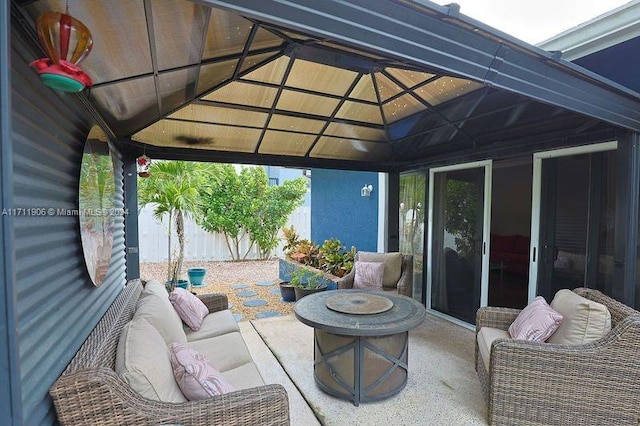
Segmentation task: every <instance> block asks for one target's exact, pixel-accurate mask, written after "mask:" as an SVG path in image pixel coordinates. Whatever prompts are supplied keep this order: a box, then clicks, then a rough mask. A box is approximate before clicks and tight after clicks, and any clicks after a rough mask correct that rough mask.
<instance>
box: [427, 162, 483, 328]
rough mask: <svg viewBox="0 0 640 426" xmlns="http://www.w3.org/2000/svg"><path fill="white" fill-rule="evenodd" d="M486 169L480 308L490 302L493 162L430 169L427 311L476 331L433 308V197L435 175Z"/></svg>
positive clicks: (465, 323)
mask: <svg viewBox="0 0 640 426" xmlns="http://www.w3.org/2000/svg"><path fill="white" fill-rule="evenodd" d="M480 167H483V168H484V223H483V224H482V278H481V284H480V307H483V306H487V303H488V300H489V253H490V247H489V243H490V240H491V239H490V238H489V236H490V232H491V186H492V170H493V160H491V159H489V160H481V161H473V162H469V163H459V164H452V165H449V166H443V167H434V168H431V169H429V194H428V195H429V203H428V204H429V210H428V215H429V216H428V224H429V225H428V233H427V265H426V266H427V267H426V271H425V273H426V276H427V277H426V278H427V288H426V293H427V294H426V304H425V305H426V308H427V311H428V312H429V313H431V314H433V315H435V316H438V317H441V318H444V319H447V320H449V321H451V322H453V323H456V324H458V325H461V326H463V327H466V328H469V329H475V326H473V325H472V324H469V323H467V322H464V321H462V320H460V319H458V318H454V317H452V316H450V315H447V314H444V313H442V312H440V311H437V310H435V309H432V308H431V288H432V280H433V264H432V262H433V216H434V209H433V197H434V175H435V174H436V173H441V172H448V171H455V170H465V169H475V168H480Z"/></svg>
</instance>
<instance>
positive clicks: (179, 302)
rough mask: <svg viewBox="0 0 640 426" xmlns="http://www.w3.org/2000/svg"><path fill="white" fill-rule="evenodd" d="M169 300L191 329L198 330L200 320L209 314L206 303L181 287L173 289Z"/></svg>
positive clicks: (200, 323)
mask: <svg viewBox="0 0 640 426" xmlns="http://www.w3.org/2000/svg"><path fill="white" fill-rule="evenodd" d="M169 300H170V301H171V304H172V305H173V308H174V309H175V310H176V312H177V313H178V315H179V316H180V319H182V321H184V322H185V323H186V324H187V325H188V326H189V328H190V329H191V330H193V331H198V330H199V329H200V326H201V325H202V321H204V317H206V316H207V315H209V309H208V308H207V305H205V304H204V303H202V300H200V299H198V298H197V297H196V296H195V295H193V294H191V293H189V292H188V291H187V290H185V289H183V288H180V287H177V288H176V289H175V290H173V291H172V292H171V294H169Z"/></svg>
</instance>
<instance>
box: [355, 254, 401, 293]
mask: <svg viewBox="0 0 640 426" xmlns="http://www.w3.org/2000/svg"><path fill="white" fill-rule="evenodd" d="M358 260H360V261H362V262H384V274H383V278H382V286H383V287H387V288H390V287H397V286H398V280H400V276H401V275H402V253H372V252H368V251H360V252H358Z"/></svg>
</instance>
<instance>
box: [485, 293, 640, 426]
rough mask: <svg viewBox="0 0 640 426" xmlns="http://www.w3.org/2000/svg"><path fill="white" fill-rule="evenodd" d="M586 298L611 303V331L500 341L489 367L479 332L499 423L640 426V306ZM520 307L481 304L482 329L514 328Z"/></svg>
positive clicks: (491, 415)
mask: <svg viewBox="0 0 640 426" xmlns="http://www.w3.org/2000/svg"><path fill="white" fill-rule="evenodd" d="M574 292H575V293H577V294H578V295H580V296H583V297H585V298H587V299H589V300H593V301H595V302H599V303H601V304H603V305H605V306H606V307H607V308H608V309H609V312H610V314H611V331H610V332H609V333H608V334H606V335H605V336H604V337H603V338H601V339H599V340H596V341H594V342H591V343H587V344H583V345H560V344H553V343H536V342H529V341H524V340H511V339H496V340H494V341H493V343H492V344H491V348H490V365H489V371H487V369H486V367H485V363H484V362H483V358H482V355H481V350H479V347H478V339H477V338H476V348H475V349H476V371H477V372H478V375H479V378H480V382H481V385H482V388H483V391H484V393H485V396H486V398H487V400H488V404H489V409H488V419H489V423H490V424H492V425H510V426H514V425H533V424H535V425H574V424H584V425H616V426H618V425H634V426H637V425H638V423H639V422H640V312H638V311H636V310H634V309H631V308H630V307H628V306H625V305H623V304H622V303H620V302H617V301H616V300H614V299H612V298H610V297H608V296H605V295H604V294H602V293H601V292H599V291H597V290H591V289H586V288H577V289H575V290H574ZM519 313H520V310H517V309H508V308H496V307H487V308H481V309H479V310H478V312H477V317H476V337H477V335H478V332H479V330H480V329H481V328H482V327H492V328H495V329H500V330H507V329H508V328H509V325H510V324H511V323H512V322H513V321H514V320H515V318H516V317H517V316H518V314H519Z"/></svg>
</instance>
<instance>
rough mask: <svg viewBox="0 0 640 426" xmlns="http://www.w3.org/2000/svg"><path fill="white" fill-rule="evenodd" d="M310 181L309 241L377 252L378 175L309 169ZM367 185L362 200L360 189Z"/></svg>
mask: <svg viewBox="0 0 640 426" xmlns="http://www.w3.org/2000/svg"><path fill="white" fill-rule="evenodd" d="M311 181H312V187H311V206H312V209H311V240H312V241H313V242H315V243H316V244H319V245H322V243H323V242H324V240H326V239H328V238H337V239H339V240H340V241H341V242H342V244H343V245H344V246H345V247H346V248H347V249H349V248H351V246H355V247H356V249H357V250H359V251H374V252H375V251H377V247H378V195H377V191H378V190H379V188H378V174H377V173H372V172H355V171H345V170H325V169H313V170H312V171H311ZM369 184H371V185H373V187H374V189H373V192H372V193H371V196H369V197H362V196H361V195H360V190H361V189H362V187H363V186H364V185H369Z"/></svg>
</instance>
